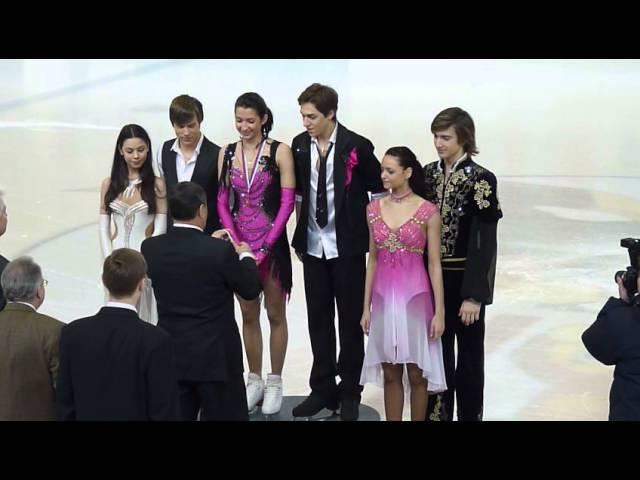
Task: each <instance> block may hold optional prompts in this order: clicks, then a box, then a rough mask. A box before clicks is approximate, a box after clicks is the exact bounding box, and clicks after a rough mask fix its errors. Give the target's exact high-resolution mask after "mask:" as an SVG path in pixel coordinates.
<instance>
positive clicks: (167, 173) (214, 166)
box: [162, 137, 220, 234]
mask: <svg viewBox="0 0 640 480" xmlns="http://www.w3.org/2000/svg"><path fill="white" fill-rule="evenodd" d="M174 142H175V139H173V140H167V141H166V142H164V144H163V145H162V170H163V172H164V179H165V182H166V184H167V191H168V190H169V189H170V188H171V187H173V186H175V185H176V184H177V183H178V173H177V171H176V156H177V153H176V152H174V151H173V150H171V147H172V146H173V143H174ZM219 152H220V147H219V146H218V145H216V144H215V143H213V142H211V141H209V140H208V139H207V137H204V139H203V140H202V146H201V147H200V154H199V155H198V158H197V160H196V166H195V169H194V170H193V175H192V176H191V181H192V182H194V183H197V184H198V185H200V186H201V187H202V188H204V191H205V192H206V194H207V206H208V207H209V214H208V216H207V226H206V227H205V229H204V231H205V233H208V234H211V233H212V232H213V231H214V230H218V229H219V228H220V218H219V217H218V209H217V208H216V202H217V199H218V153H219ZM168 217H169V221H168V224H169V227H171V226H172V225H173V220H172V219H171V212H169V213H168Z"/></svg>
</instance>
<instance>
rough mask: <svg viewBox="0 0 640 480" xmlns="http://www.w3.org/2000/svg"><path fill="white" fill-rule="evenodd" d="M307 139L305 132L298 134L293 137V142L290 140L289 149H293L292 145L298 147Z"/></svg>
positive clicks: (307, 135)
mask: <svg viewBox="0 0 640 480" xmlns="http://www.w3.org/2000/svg"><path fill="white" fill-rule="evenodd" d="M308 137H309V134H308V133H307V132H301V133H299V134H298V135H296V136H295V137H293V140H291V147H293V145H294V144H296V145H299V144H300V143H303V142H304V141H305V140H306V139H307V138H308Z"/></svg>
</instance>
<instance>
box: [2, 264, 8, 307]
mask: <svg viewBox="0 0 640 480" xmlns="http://www.w3.org/2000/svg"><path fill="white" fill-rule="evenodd" d="M8 263H9V260H7V259H6V258H4V257H3V256H2V255H0V275H2V272H3V271H4V267H6V266H7V264H8ZM6 304H7V300H6V298H4V292H3V291H2V284H0V310H2V309H3V308H4V306H5V305H6Z"/></svg>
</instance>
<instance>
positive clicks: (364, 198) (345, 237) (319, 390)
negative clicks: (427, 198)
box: [291, 83, 383, 420]
mask: <svg viewBox="0 0 640 480" xmlns="http://www.w3.org/2000/svg"><path fill="white" fill-rule="evenodd" d="M298 104H299V105H300V113H301V114H302V123H303V125H304V127H305V129H306V131H305V132H303V133H301V134H300V135H298V136H297V137H295V138H294V139H293V142H292V144H291V149H292V151H293V156H294V164H295V172H296V191H297V192H296V193H297V195H296V216H297V225H296V230H295V233H294V236H293V241H292V243H291V244H292V246H293V248H294V249H295V251H296V254H297V255H298V258H300V260H301V261H302V262H303V264H304V284H305V285H304V286H305V297H306V301H307V314H308V320H309V336H310V338H311V349H312V351H313V367H312V369H311V375H310V379H309V385H310V386H311V395H309V397H307V399H305V400H304V402H302V403H301V404H300V405H298V406H297V407H296V408H294V409H293V415H294V416H295V417H310V416H313V415H315V414H316V413H318V412H319V411H320V410H322V409H323V408H325V407H326V408H329V409H331V410H337V408H338V402H340V416H341V417H342V419H343V420H357V419H358V406H359V404H360V396H361V392H362V386H361V385H360V373H361V370H362V362H363V360H364V337H363V333H362V328H361V327H360V318H361V317H362V304H363V300H364V282H365V274H366V265H365V254H366V253H367V251H368V249H369V230H368V227H367V215H366V207H367V204H368V203H369V195H368V192H377V193H378V192H382V191H383V187H382V182H381V180H380V162H379V161H378V159H377V158H376V156H375V155H374V153H373V149H374V147H373V145H372V143H371V142H370V141H369V140H368V139H366V138H364V137H362V136H360V135H358V134H357V133H355V132H352V131H350V130H348V129H347V128H345V127H344V126H343V125H341V124H339V123H338V121H337V119H336V112H337V110H338V94H337V93H336V91H335V90H334V89H333V88H331V87H328V86H325V85H320V84H317V83H314V84H313V85H311V86H309V87H308V88H307V89H306V90H305V91H304V92H302V94H301V95H300V97H298ZM335 303H337V306H338V323H339V334H340V354H339V357H338V360H337V362H336V330H335V324H334V320H335ZM336 375H339V376H340V379H341V382H340V385H339V386H338V385H336V378H335V377H336Z"/></svg>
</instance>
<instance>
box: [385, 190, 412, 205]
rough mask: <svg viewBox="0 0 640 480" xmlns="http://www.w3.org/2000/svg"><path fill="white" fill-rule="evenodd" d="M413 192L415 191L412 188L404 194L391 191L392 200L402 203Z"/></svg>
mask: <svg viewBox="0 0 640 480" xmlns="http://www.w3.org/2000/svg"><path fill="white" fill-rule="evenodd" d="M412 193H413V192H412V191H411V190H409V191H408V192H407V193H403V194H402V195H395V194H394V193H393V192H391V195H390V196H391V200H393V201H394V202H396V203H400V202H401V201H402V200H404V199H405V198H407V197H408V196H409V195H411V194H412Z"/></svg>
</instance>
